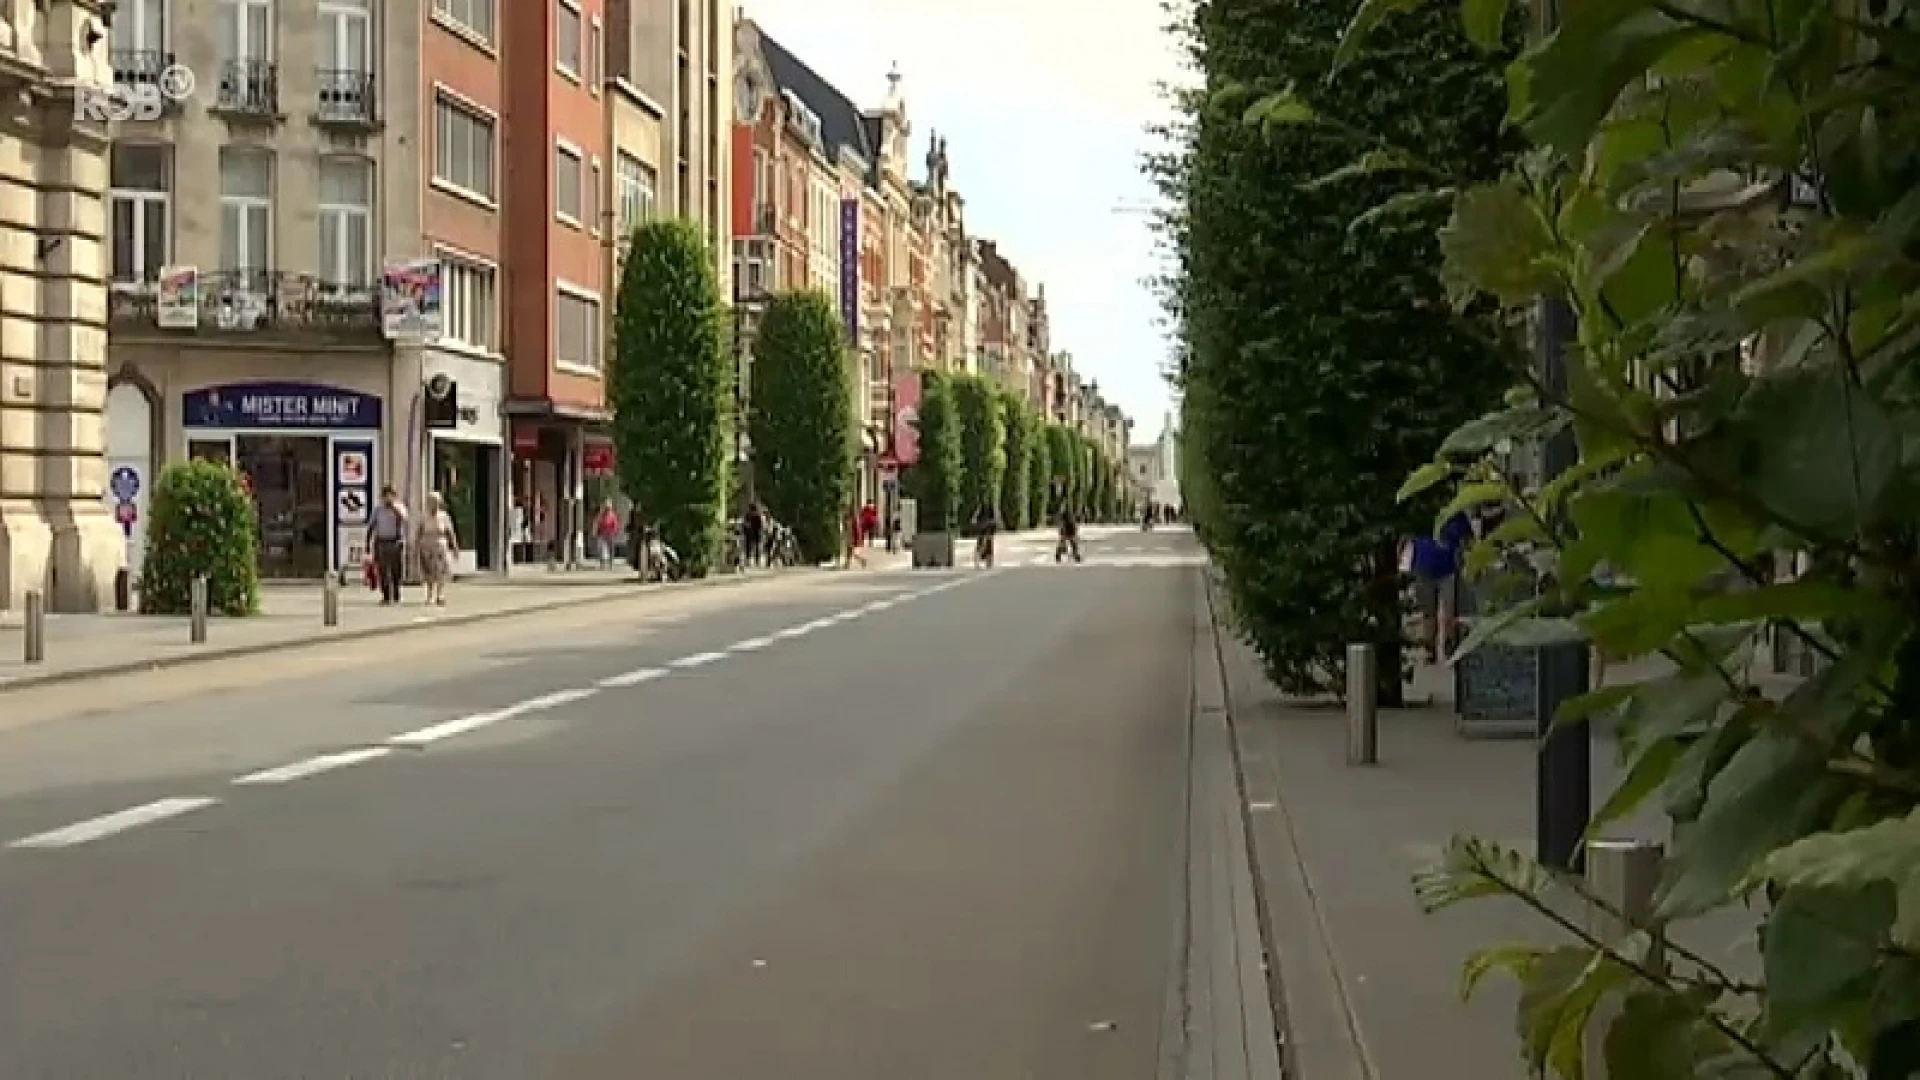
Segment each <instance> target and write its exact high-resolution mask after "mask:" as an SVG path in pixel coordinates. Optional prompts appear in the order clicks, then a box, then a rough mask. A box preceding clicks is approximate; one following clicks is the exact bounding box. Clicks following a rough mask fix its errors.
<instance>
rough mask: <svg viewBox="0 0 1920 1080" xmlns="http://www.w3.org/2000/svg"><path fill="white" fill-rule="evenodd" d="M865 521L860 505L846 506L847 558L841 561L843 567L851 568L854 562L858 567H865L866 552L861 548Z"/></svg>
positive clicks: (864, 542)
mask: <svg viewBox="0 0 1920 1080" xmlns="http://www.w3.org/2000/svg"><path fill="white" fill-rule="evenodd" d="M866 522H867V519H866V515H865V514H863V513H862V512H861V508H860V507H858V506H849V507H848V508H847V558H846V561H845V562H843V563H841V566H842V567H843V568H845V569H848V570H851V569H853V564H854V563H855V562H858V563H859V564H860V569H862V570H865V569H866V568H867V554H866V552H864V551H862V550H861V548H863V547H865V546H866V536H865V532H866Z"/></svg>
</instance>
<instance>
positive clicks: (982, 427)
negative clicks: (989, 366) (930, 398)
mask: <svg viewBox="0 0 1920 1080" xmlns="http://www.w3.org/2000/svg"><path fill="white" fill-rule="evenodd" d="M953 404H954V413H955V415H957V416H958V417H959V419H960V514H961V517H962V519H963V520H965V521H972V520H973V517H974V515H975V514H978V513H979V512H980V508H981V507H983V506H991V507H994V508H995V509H998V508H999V506H1000V491H1001V486H1002V485H1003V484H1005V482H1006V477H1007V427H1006V419H1005V417H1004V416H1003V415H1002V410H1001V405H1000V390H999V388H998V387H996V386H995V385H994V384H993V383H991V382H989V381H987V380H986V379H983V378H981V377H979V376H977V375H958V376H954V378H953Z"/></svg>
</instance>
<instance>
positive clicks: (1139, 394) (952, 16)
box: [742, 0, 1179, 442]
mask: <svg viewBox="0 0 1920 1080" xmlns="http://www.w3.org/2000/svg"><path fill="white" fill-rule="evenodd" d="M742 2H743V3H744V10H745V12H746V14H747V16H748V17H750V18H752V19H754V20H755V21H757V22H758V23H759V24H760V25H761V27H762V28H763V29H765V30H766V32H767V33H768V34H770V35H772V36H773V37H774V38H775V39H776V40H778V41H779V42H780V43H781V44H782V45H784V46H786V47H787V48H788V49H789V50H791V51H792V52H793V53H794V54H795V55H797V56H799V57H800V58H801V59H802V60H804V61H806V62H807V64H808V65H809V66H811V67H812V68H813V69H814V70H815V71H817V72H819V73H820V74H821V75H822V76H823V77H825V78H826V79H827V80H828V81H830V82H832V83H833V84H834V85H835V86H837V87H838V88H839V89H840V91H841V93H844V94H846V95H847V96H848V97H849V98H851V99H852V100H853V101H854V103H855V104H857V105H859V106H860V107H862V108H877V107H879V105H880V104H881V102H882V101H883V100H884V99H885V97H886V92H887V72H888V71H889V70H890V69H893V68H895V67H896V66H897V67H898V69H899V71H900V74H901V76H902V79H901V92H902V94H903V95H904V97H905V99H906V107H907V119H908V122H909V124H911V126H912V129H913V145H914V155H913V176H914V178H915V179H919V178H921V177H922V176H923V175H924V165H923V164H922V162H923V161H924V159H925V157H926V149H927V141H928V139H929V137H930V136H931V135H932V134H934V133H938V134H939V135H941V136H942V137H944V138H945V139H946V140H947V146H948V155H949V157H950V159H951V167H952V176H953V184H954V186H955V187H956V188H958V189H959V191H960V194H961V196H962V197H963V198H965V199H966V206H967V228H968V231H969V232H972V233H973V234H975V235H977V236H982V237H987V238H990V239H993V240H996V241H998V242H999V246H1000V250H1001V252H1002V253H1003V254H1004V255H1006V256H1007V257H1008V258H1009V259H1011V260H1012V261H1013V263H1014V264H1015V265H1016V266H1017V267H1019V269H1020V271H1021V273H1022V274H1023V275H1024V276H1025V277H1026V278H1027V280H1028V281H1029V282H1044V283H1045V284H1046V287H1047V307H1048V311H1049V314H1050V315H1051V318H1052V330H1053V347H1054V349H1055V350H1056V351H1059V350H1064V351H1066V352H1070V353H1072V354H1073V362H1074V366H1075V368H1076V369H1077V370H1079V371H1080V372H1081V374H1082V377H1085V378H1092V379H1095V380H1098V382H1099V384H1100V392H1101V393H1102V394H1103V395H1104V396H1105V397H1106V399H1107V400H1108V401H1111V402H1114V403H1116V404H1118V405H1119V406H1120V407H1121V408H1122V409H1124V410H1126V412H1127V415H1129V416H1130V417H1132V418H1133V422H1134V441H1135V442H1148V441H1151V440H1152V439H1153V438H1154V437H1155V436H1157V435H1158V434H1159V433H1160V428H1161V425H1162V423H1163V421H1164V418H1165V414H1166V412H1167V410H1168V409H1169V408H1171V404H1170V396H1169V390H1168V387H1167V385H1166V382H1165V381H1164V379H1163V378H1162V377H1161V368H1162V364H1163V362H1164V361H1165V359H1166V357H1167V356H1168V354H1169V352H1170V346H1169V343H1168V340H1167V336H1166V332H1165V330H1164V329H1163V328H1162V326H1161V309H1160V302H1159V299H1158V298H1157V297H1156V296H1155V295H1154V293H1153V292H1152V290H1151V289H1149V288H1148V286H1147V285H1146V284H1145V279H1146V278H1147V277H1148V276H1149V275H1151V274H1154V273H1156V272H1157V270H1158V269H1159V268H1160V267H1161V265H1162V256H1160V255H1158V254H1156V246H1157V244H1156V241H1155V238H1154V236H1153V233H1152V231H1151V229H1150V225H1151V221H1150V219H1149V217H1148V216H1146V215H1145V214H1143V213H1142V212H1141V209H1142V208H1144V207H1148V206H1151V205H1153V204H1155V203H1156V202H1157V201H1158V199H1157V195H1156V193H1155V192H1154V190H1153V186H1152V184H1151V183H1150V182H1149V181H1148V180H1147V179H1146V177H1145V176H1144V175H1143V173H1142V172H1141V163H1140V159H1141V155H1142V154H1144V153H1145V152H1146V151H1148V150H1149V149H1152V148H1153V147H1154V146H1155V144H1156V139H1155V137H1154V136H1152V135H1151V134H1149V133H1148V131H1147V130H1146V129H1147V127H1148V126H1149V125H1150V124H1153V123H1155V122H1157V121H1159V120H1162V119H1164V118H1165V116H1166V115H1167V106H1166V105H1165V103H1164V102H1163V101H1162V100H1161V97H1160V94H1159V91H1158V86H1159V84H1161V83H1163V82H1167V81H1171V80H1173V79H1174V78H1176V76H1177V75H1178V70H1179V69H1178V64H1177V62H1176V60H1175V57H1174V53H1173V52H1172V50H1171V48H1170V47H1169V44H1168V41H1167V38H1166V36H1165V34H1164V33H1163V32H1162V29H1161V27H1162V22H1163V16H1162V12H1161V10H1160V4H1159V0H971V2H969V3H966V4H956V3H953V2H952V0H742Z"/></svg>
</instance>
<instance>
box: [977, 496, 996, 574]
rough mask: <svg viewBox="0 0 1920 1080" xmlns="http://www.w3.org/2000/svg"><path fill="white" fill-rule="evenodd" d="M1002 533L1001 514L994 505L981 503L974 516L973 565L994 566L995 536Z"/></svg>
mask: <svg viewBox="0 0 1920 1080" xmlns="http://www.w3.org/2000/svg"><path fill="white" fill-rule="evenodd" d="M998 531H1000V513H999V511H998V510H996V509H995V508H994V506H993V504H992V503H981V504H980V509H979V510H977V511H975V512H974V515H973V536H974V540H973V564H974V565H975V566H992V565H993V534H994V533H996V532H998Z"/></svg>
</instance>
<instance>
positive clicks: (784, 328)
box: [747, 291, 855, 563]
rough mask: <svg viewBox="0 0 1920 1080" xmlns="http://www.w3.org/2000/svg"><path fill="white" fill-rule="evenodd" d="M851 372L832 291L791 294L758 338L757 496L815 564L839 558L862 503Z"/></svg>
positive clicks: (751, 421) (753, 417) (773, 305)
mask: <svg viewBox="0 0 1920 1080" xmlns="http://www.w3.org/2000/svg"><path fill="white" fill-rule="evenodd" d="M851 381H852V373H851V370H850V368H849V367H848V353H847V347H846V341H845V339H844V338H843V337H842V333H841V328H840V313H839V311H838V309H837V308H836V306H835V304H834V302H833V301H832V300H830V299H829V298H828V297H827V295H826V294H825V293H821V292H814V291H807V292H794V293H783V294H781V295H778V296H775V297H773V298H772V300H770V301H769V302H768V304H767V309H766V312H765V313H764V314H763V315H762V316H761V319H760V326H759V330H758V332H757V334H756V336H755V338H754V342H753V373H752V386H753V392H752V394H751V395H750V396H749V400H750V401H751V402H752V411H751V413H750V414H749V416H748V418H747V433H748V437H749V438H750V439H751V440H752V443H753V477H754V484H755V493H756V494H757V495H758V497H759V498H760V501H761V502H762V503H764V504H765V505H766V507H767V509H768V510H769V511H770V512H772V514H773V516H774V517H775V518H777V519H779V520H780V521H782V522H785V523H786V524H787V525H788V526H789V527H790V528H792V529H793V533H794V540H795V542H796V543H797V544H798V545H799V547H800V554H801V557H802V558H803V559H805V560H806V561H807V562H809V563H820V562H825V561H827V560H829V559H832V558H835V557H836V556H837V555H839V553H840V551H841V547H842V544H843V543H844V541H843V538H842V533H843V532H844V526H845V522H846V517H847V514H846V508H847V506H848V505H849V502H850V500H851V499H852V498H853V461H854V449H855V447H854V427H853V402H852V393H853V391H852V386H851Z"/></svg>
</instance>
